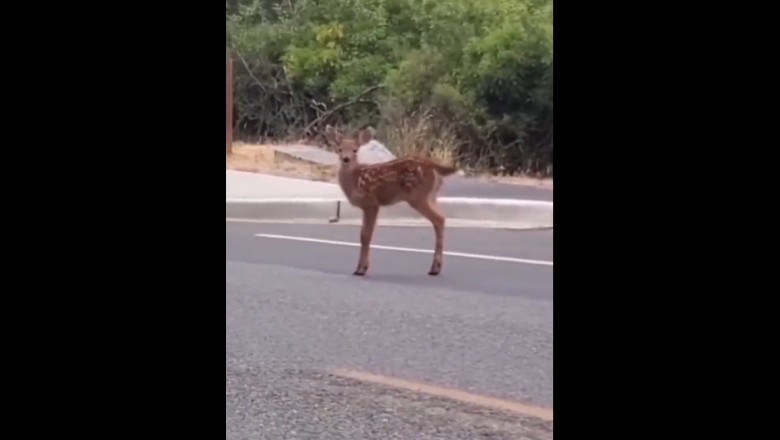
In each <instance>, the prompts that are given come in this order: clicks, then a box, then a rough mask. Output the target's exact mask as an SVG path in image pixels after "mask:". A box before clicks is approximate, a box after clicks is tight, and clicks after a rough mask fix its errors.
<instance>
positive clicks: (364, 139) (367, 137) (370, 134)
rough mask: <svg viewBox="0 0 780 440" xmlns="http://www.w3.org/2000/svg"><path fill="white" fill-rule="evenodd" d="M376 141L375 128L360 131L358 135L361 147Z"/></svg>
mask: <svg viewBox="0 0 780 440" xmlns="http://www.w3.org/2000/svg"><path fill="white" fill-rule="evenodd" d="M372 139H374V128H373V127H367V128H364V129H363V130H361V131H360V133H359V134H358V143H359V144H360V145H365V144H367V143H369V142H371V140H372Z"/></svg>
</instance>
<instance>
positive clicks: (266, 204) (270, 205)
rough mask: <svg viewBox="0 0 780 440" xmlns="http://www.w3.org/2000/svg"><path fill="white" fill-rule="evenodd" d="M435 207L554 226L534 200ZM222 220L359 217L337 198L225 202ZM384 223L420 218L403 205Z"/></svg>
mask: <svg viewBox="0 0 780 440" xmlns="http://www.w3.org/2000/svg"><path fill="white" fill-rule="evenodd" d="M438 204H439V206H440V207H441V210H442V213H443V214H444V215H445V217H447V218H448V219H450V218H451V219H457V220H470V221H484V222H499V223H502V224H507V223H518V224H522V226H523V227H524V228H526V227H527V228H549V227H552V226H553V203H552V202H545V201H536V200H518V199H483V198H470V197H439V198H438ZM225 216H226V217H229V218H234V219H256V220H307V221H311V220H322V221H323V222H328V221H329V219H332V218H335V217H336V216H338V217H339V219H340V220H347V221H349V220H360V218H361V217H362V213H361V211H360V210H359V209H357V208H355V207H353V206H351V205H350V204H349V203H348V202H347V201H346V200H345V199H339V198H278V199H274V198H265V199H226V200H225ZM379 216H380V218H383V219H395V220H409V219H419V218H420V214H419V213H417V211H415V210H413V209H412V208H411V207H409V206H408V205H407V204H405V203H399V204H397V205H393V206H389V207H385V208H382V210H381V211H380V214H379Z"/></svg>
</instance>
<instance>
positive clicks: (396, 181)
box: [357, 158, 437, 206]
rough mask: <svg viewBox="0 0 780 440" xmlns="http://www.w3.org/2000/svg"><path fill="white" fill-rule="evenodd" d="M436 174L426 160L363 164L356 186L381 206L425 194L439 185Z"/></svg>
mask: <svg viewBox="0 0 780 440" xmlns="http://www.w3.org/2000/svg"><path fill="white" fill-rule="evenodd" d="M436 180H437V179H436V175H435V172H434V171H433V169H432V167H431V166H430V165H429V164H428V163H427V162H425V161H423V160H420V159H416V158H401V159H395V160H392V161H389V162H384V163H379V164H374V165H369V166H365V167H362V168H361V169H360V170H359V172H358V176H357V190H358V192H359V193H361V194H362V195H363V196H364V197H366V198H368V199H371V200H372V201H374V202H375V203H377V204H379V205H380V206H386V205H392V204H394V203H398V202H400V201H408V200H410V199H413V198H416V197H424V196H426V195H427V194H428V193H430V192H431V191H432V190H434V188H435V187H436Z"/></svg>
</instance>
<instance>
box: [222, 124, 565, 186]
mask: <svg viewBox="0 0 780 440" xmlns="http://www.w3.org/2000/svg"><path fill="white" fill-rule="evenodd" d="M401 134H403V132H401ZM412 139H414V138H413V137H412ZM410 145H411V146H410V147H407V148H401V149H398V150H400V151H395V152H394V154H396V155H397V156H404V155H424V156H427V157H433V158H434V159H436V160H439V161H441V162H443V163H447V164H449V163H453V156H452V151H453V150H450V149H447V148H443V149H431V150H427V148H428V147H426V146H425V145H428V144H424V143H423V142H422V141H421V140H420V141H415V142H414V143H411V144H410ZM225 161H226V168H227V169H229V170H235V171H246V172H252V173H264V174H271V175H274V176H282V177H294V178H299V179H307V180H315V181H321V182H335V181H336V171H337V170H336V167H334V166H325V165H317V164H311V163H308V162H305V161H300V160H295V159H292V158H290V157H289V156H285V155H278V154H275V152H274V150H273V149H272V148H271V147H270V146H269V145H248V144H244V143H240V142H239V143H236V144H234V145H233V154H229V155H226V156H225ZM472 178H473V179H475V180H485V181H491V182H501V183H509V184H514V185H525V186H535V187H540V188H547V189H553V180H552V179H537V178H533V177H524V176H491V175H489V174H482V173H478V174H476V175H474V176H473V177H472Z"/></svg>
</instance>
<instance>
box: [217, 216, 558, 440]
mask: <svg viewBox="0 0 780 440" xmlns="http://www.w3.org/2000/svg"><path fill="white" fill-rule="evenodd" d="M255 234H279V235H285V236H295V237H308V238H315V239H326V240H335V241H349V242H356V241H357V237H358V228H357V227H354V226H343V225H322V226H319V225H272V224H247V223H226V236H225V238H226V247H225V252H226V262H225V264H226V280H225V288H226V296H225V312H226V331H225V338H226V339H225V346H226V437H227V439H361V440H362V439H366V440H368V439H377V440H380V439H382V440H384V439H395V438H397V439H415V440H416V439H419V440H426V439H449V440H459V439H474V438H492V439H504V438H506V439H509V438H513V439H516V438H528V439H551V438H552V422H542V421H539V420H537V419H533V418H530V417H526V416H521V415H518V414H513V413H508V412H500V411H496V410H487V409H485V408H481V407H478V406H474V405H470V404H465V403H461V402H457V401H453V400H448V399H444V398H441V397H430V396H425V395H422V394H420V393H414V392H411V391H404V390H399V389H393V388H388V387H384V386H380V385H375V384H366V383H362V382H356V381H354V380H350V379H344V378H342V377H338V376H334V375H332V374H329V372H331V371H333V370H334V369H353V370H359V371H366V372H371V373H374V374H381V375H386V376H390V377H395V378H403V379H407V380H414V381H418V382H424V383H429V384H435V385H440V386H446V387H453V388H457V389H460V390H465V391H469V392H472V393H477V394H483V395H489V396H495V397H499V398H504V399H510V400H515V401H520V402H525V403H528V404H531V405H538V406H543V407H552V381H553V374H552V362H553V361H552V344H553V335H552V271H553V268H552V267H551V266H540V265H528V264H521V263H516V262H505V261H492V260H478V259H472V258H465V257H455V256H445V259H444V268H443V272H442V274H441V275H440V276H439V277H429V276H428V275H427V274H426V273H427V271H428V268H429V266H430V261H431V255H430V254H427V253H425V254H418V253H409V252H402V251H396V250H372V259H371V267H370V269H369V272H368V275H367V276H366V277H362V278H361V277H354V276H352V275H351V272H352V270H354V266H355V264H356V262H357V260H356V259H357V248H354V247H346V246H338V245H334V244H325V243H310V242H299V241H290V240H283V239H272V238H261V237H255ZM374 243H375V244H380V245H389V246H399V247H414V248H424V249H426V248H430V247H431V246H432V244H433V232H432V230H431V229H429V228H407V227H395V228H394V227H380V228H378V229H377V232H376V235H375V240H374ZM445 250H446V251H456V252H467V253H474V254H487V255H495V256H504V257H515V258H525V259H534V260H545V261H546V260H551V259H552V231H502V230H485V229H458V228H450V229H448V230H447V232H446V244H445Z"/></svg>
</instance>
